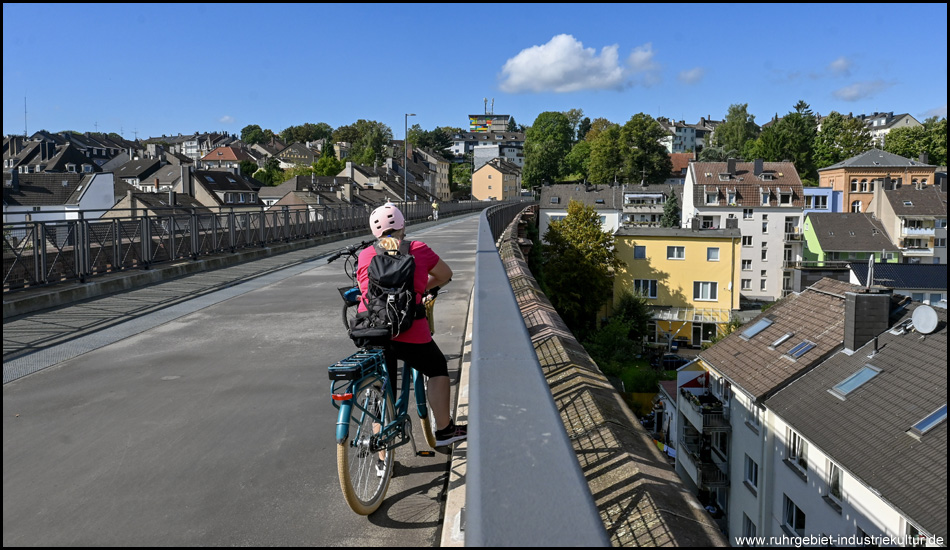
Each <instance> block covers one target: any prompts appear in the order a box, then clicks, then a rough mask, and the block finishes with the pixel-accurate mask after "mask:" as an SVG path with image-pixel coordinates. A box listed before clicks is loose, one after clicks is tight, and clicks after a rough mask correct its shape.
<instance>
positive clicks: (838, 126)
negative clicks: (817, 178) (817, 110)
mask: <svg viewBox="0 0 950 550" xmlns="http://www.w3.org/2000/svg"><path fill="white" fill-rule="evenodd" d="M870 149H871V132H869V131H868V127H867V125H866V124H864V122H863V121H862V120H860V119H857V118H854V117H850V116H849V117H845V116H844V115H842V114H841V113H839V112H837V111H832V112H831V114H829V115H828V116H827V117H825V119H824V120H823V121H822V123H821V131H819V132H818V134H817V135H816V136H815V168H816V169H820V168H824V167H826V166H831V165H832V164H838V163H839V162H841V161H843V160H847V159H849V158H851V157H854V156H857V155H860V154H861V153H863V152H865V151H868V150H870Z"/></svg>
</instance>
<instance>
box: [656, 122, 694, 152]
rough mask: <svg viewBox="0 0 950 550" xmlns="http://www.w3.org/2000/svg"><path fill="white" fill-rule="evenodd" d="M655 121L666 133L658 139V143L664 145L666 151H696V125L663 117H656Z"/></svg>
mask: <svg viewBox="0 0 950 550" xmlns="http://www.w3.org/2000/svg"><path fill="white" fill-rule="evenodd" d="M656 121H657V122H658V123H659V124H660V126H662V127H663V130H664V131H666V133H667V135H666V137H664V138H661V139H660V144H661V145H663V146H664V147H666V151H667V152H668V153H692V152H695V151H696V126H694V125H692V124H686V123H685V122H683V121H682V120H681V121H679V122H676V121H673V120H670V119H668V118H665V117H658V118H657V119H656Z"/></svg>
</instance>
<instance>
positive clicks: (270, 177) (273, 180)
mask: <svg viewBox="0 0 950 550" xmlns="http://www.w3.org/2000/svg"><path fill="white" fill-rule="evenodd" d="M254 178H255V179H256V180H258V181H260V182H261V183H263V184H264V185H270V186H275V185H280V184H281V183H284V182H285V181H287V178H285V177H284V171H283V170H281V169H280V161H278V160H277V159H276V158H274V157H270V158H268V159H267V160H266V161H265V162H264V167H263V168H260V169H259V170H258V171H257V172H255V173H254Z"/></svg>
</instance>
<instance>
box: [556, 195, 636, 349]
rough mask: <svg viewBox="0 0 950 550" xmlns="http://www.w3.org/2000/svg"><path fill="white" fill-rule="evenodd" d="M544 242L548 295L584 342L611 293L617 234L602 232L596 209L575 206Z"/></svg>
mask: <svg viewBox="0 0 950 550" xmlns="http://www.w3.org/2000/svg"><path fill="white" fill-rule="evenodd" d="M544 240H545V241H546V242H547V244H546V245H544V247H543V254H544V263H543V265H544V268H543V271H544V277H543V278H544V282H545V285H546V287H547V288H545V292H546V294H547V295H548V297H549V298H550V299H551V303H552V304H553V305H554V307H555V308H556V309H557V311H558V313H559V314H560V315H561V318H562V319H564V322H565V323H567V325H568V327H570V328H571V330H572V331H574V334H575V336H577V337H578V338H579V339H580V340H583V339H584V337H585V336H586V335H587V334H589V333H590V331H591V329H592V328H593V326H594V322H595V316H596V314H597V311H598V310H600V308H601V306H603V305H604V304H606V303H607V301H608V300H609V299H610V296H611V294H612V289H613V270H614V269H615V268H617V267H619V266H620V261H619V260H618V259H617V257H616V254H615V251H614V238H613V235H612V234H610V233H609V232H607V231H604V230H603V228H602V227H601V223H600V214H598V212H597V211H596V210H595V209H594V207H592V206H585V205H583V204H581V203H579V202H577V201H571V202H570V204H568V206H567V216H566V217H565V218H564V219H562V220H556V221H552V222H551V224H550V225H549V226H548V230H547V233H545V235H544Z"/></svg>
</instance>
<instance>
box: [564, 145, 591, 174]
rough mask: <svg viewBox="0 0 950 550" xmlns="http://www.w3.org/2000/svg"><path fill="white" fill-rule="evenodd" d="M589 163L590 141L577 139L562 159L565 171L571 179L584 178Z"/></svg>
mask: <svg viewBox="0 0 950 550" xmlns="http://www.w3.org/2000/svg"><path fill="white" fill-rule="evenodd" d="M589 164H590V143H589V142H587V141H578V142H577V143H575V144H574V147H571V152H570V153H568V154H567V157H565V159H564V166H565V172H566V173H567V175H568V176H570V177H571V179H582V180H586V179H587V177H588V171H587V168H588V165H589Z"/></svg>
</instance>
